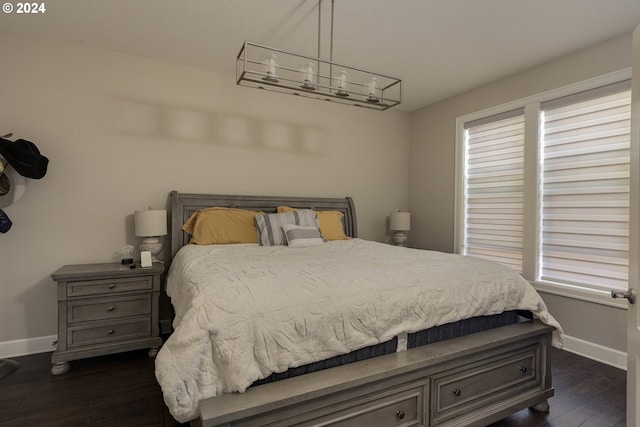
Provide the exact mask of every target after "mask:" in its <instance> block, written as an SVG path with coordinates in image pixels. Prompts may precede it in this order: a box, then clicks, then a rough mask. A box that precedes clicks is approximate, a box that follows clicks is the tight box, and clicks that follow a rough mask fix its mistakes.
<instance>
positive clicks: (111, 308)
mask: <svg viewBox="0 0 640 427" xmlns="http://www.w3.org/2000/svg"><path fill="white" fill-rule="evenodd" d="M115 309H116V308H115V307H114V306H112V305H110V306H109V307H107V311H113V310H115Z"/></svg>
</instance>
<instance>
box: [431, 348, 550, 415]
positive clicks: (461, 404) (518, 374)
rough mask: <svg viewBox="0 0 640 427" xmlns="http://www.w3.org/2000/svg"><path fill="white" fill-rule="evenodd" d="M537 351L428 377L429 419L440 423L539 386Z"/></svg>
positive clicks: (526, 349) (536, 349)
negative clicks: (430, 409) (509, 395)
mask: <svg viewBox="0 0 640 427" xmlns="http://www.w3.org/2000/svg"><path fill="white" fill-rule="evenodd" d="M538 352H539V347H538V346H536V345H533V346H529V347H526V348H524V349H519V350H514V351H513V352H510V353H508V354H505V355H500V356H494V357H491V358H489V359H486V360H482V361H479V362H476V363H472V364H469V365H466V366H464V367H462V368H461V369H456V370H454V371H448V372H444V373H442V374H438V375H434V376H433V377H432V380H433V382H432V392H433V396H434V397H435V398H434V400H433V403H432V414H431V416H432V419H433V420H434V424H437V423H436V422H435V421H444V420H446V419H449V418H451V417H454V416H458V415H460V414H463V413H469V412H471V411H473V410H476V409H479V408H483V407H486V406H487V405H489V404H491V403H493V402H495V401H498V400H500V399H502V398H503V397H504V395H505V393H508V394H512V395H515V394H517V393H518V392H525V391H528V390H532V389H535V388H537V387H539V386H540V384H541V382H542V379H541V375H540V369H539V366H538V365H539V363H540V361H539V356H538Z"/></svg>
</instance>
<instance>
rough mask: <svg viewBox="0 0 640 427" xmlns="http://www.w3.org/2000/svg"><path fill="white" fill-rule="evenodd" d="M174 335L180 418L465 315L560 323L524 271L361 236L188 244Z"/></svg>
mask: <svg viewBox="0 0 640 427" xmlns="http://www.w3.org/2000/svg"><path fill="white" fill-rule="evenodd" d="M167 292H168V293H169V295H170V296H171V299H172V303H173V305H174V307H175V309H176V317H175V321H174V328H175V331H174V333H173V334H172V335H171V336H170V338H169V339H168V340H167V342H166V343H165V344H164V346H163V347H162V349H161V350H160V353H159V354H158V356H157V359H156V377H157V379H158V382H159V383H160V385H161V387H162V391H163V393H164V399H165V402H166V404H167V406H168V407H169V410H170V411H171V413H172V414H173V416H174V417H175V418H176V419H177V420H178V421H180V422H186V421H188V420H190V419H193V418H195V417H197V416H198V401H199V400H201V399H205V398H208V397H211V396H215V395H219V394H222V393H226V392H232V391H240V392H242V391H244V390H245V389H246V388H247V387H248V386H249V385H250V384H251V383H252V382H254V381H255V380H257V379H260V378H264V377H267V376H269V375H270V374H272V373H273V372H282V371H284V370H286V369H288V368H289V367H295V366H300V365H304V364H307V363H311V362H314V361H318V360H323V359H327V358H329V357H332V356H335V355H337V354H343V353H347V352H349V351H352V350H355V349H359V348H362V347H365V346H369V345H373V344H377V343H380V342H384V341H387V340H389V339H391V338H393V337H394V336H396V335H398V334H400V333H403V332H415V331H419V330H422V329H427V328H429V327H432V326H435V325H441V324H444V323H449V322H454V321H457V320H460V319H464V318H469V317H474V316H480V315H489V314H496V313H501V312H503V311H505V310H514V309H522V310H529V311H531V312H532V313H534V314H535V315H536V316H537V317H538V318H540V319H541V320H542V321H543V322H544V323H546V324H549V325H551V326H554V327H556V328H557V331H556V333H554V340H555V342H556V344H559V341H560V340H561V329H560V325H558V323H557V322H556V321H555V320H554V319H553V318H552V317H551V315H550V314H549V313H548V311H547V309H546V306H545V304H544V302H543V301H542V299H541V298H540V296H539V295H538V294H537V293H536V291H535V290H534V289H533V287H532V286H531V285H530V284H529V283H528V282H527V281H526V280H524V279H523V278H522V277H521V276H520V275H519V274H517V273H515V272H513V271H512V270H510V269H508V268H506V267H502V266H500V265H498V264H494V263H490V262H486V261H482V260H479V259H475V258H471V257H463V256H459V255H451V254H444V253H440V252H432V251H424V250H417V249H407V248H397V247H394V246H390V245H385V244H382V243H375V242H370V241H365V240H360V239H352V240H349V241H334V242H327V243H325V244H323V245H321V246H315V247H310V248H296V249H294V248H289V247H286V246H276V247H261V246H258V245H226V246H196V245H188V246H185V247H183V248H182V249H181V250H180V251H179V253H178V254H177V256H176V257H175V259H174V261H173V263H172V265H171V269H170V271H169V275H168V279H167Z"/></svg>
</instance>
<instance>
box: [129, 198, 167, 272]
mask: <svg viewBox="0 0 640 427" xmlns="http://www.w3.org/2000/svg"><path fill="white" fill-rule="evenodd" d="M134 227H135V232H136V236H137V237H142V241H141V242H140V252H142V251H149V252H151V261H159V258H158V254H159V253H160V251H162V236H165V235H166V234H167V211H166V210H164V209H162V210H153V209H151V208H149V210H146V211H136V212H135V214H134Z"/></svg>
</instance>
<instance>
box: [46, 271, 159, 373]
mask: <svg viewBox="0 0 640 427" xmlns="http://www.w3.org/2000/svg"><path fill="white" fill-rule="evenodd" d="M163 273H164V264H162V263H153V265H152V266H151V267H149V268H141V267H140V266H139V265H137V266H136V268H135V269H130V268H129V266H128V265H121V264H119V263H109V264H83V265H65V266H63V267H61V268H60V269H58V270H57V271H55V272H54V273H53V274H51V278H52V279H53V280H55V281H56V282H57V287H58V344H57V348H56V351H55V352H54V353H53V355H52V356H51V364H52V366H51V373H52V374H53V375H60V374H64V373H65V372H67V371H69V369H70V366H69V363H68V362H69V361H70V360H77V359H83V358H86V357H94V356H102V355H106V354H112V353H120V352H123V351H130V350H137V349H141V348H149V349H150V350H149V357H155V355H156V354H157V353H158V349H159V348H160V346H161V345H162V339H161V338H160V333H159V328H158V297H159V295H160V289H161V282H162V274H163Z"/></svg>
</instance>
